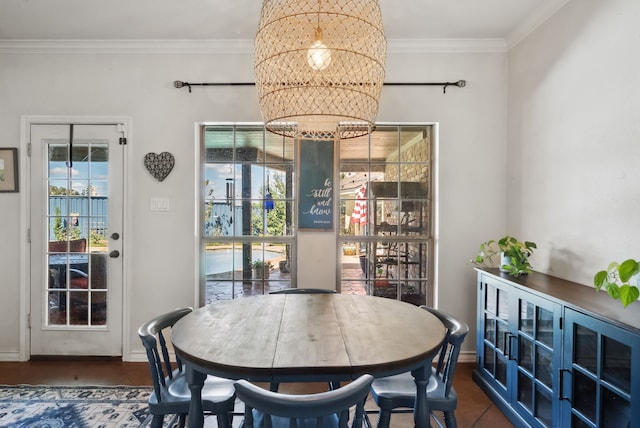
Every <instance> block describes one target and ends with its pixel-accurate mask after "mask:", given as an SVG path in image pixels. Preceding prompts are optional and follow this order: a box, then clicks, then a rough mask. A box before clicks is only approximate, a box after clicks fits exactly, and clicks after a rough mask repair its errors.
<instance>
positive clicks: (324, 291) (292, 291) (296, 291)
mask: <svg viewBox="0 0 640 428" xmlns="http://www.w3.org/2000/svg"><path fill="white" fill-rule="evenodd" d="M269 294H336V290H332V289H329V288H283V289H281V290H274V291H270V292H269Z"/></svg>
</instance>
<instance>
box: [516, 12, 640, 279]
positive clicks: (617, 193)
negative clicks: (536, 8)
mask: <svg viewBox="0 0 640 428" xmlns="http://www.w3.org/2000/svg"><path fill="white" fill-rule="evenodd" d="M639 22H640V2H638V1H637V0H607V1H600V0H572V1H571V2H569V3H568V4H567V5H566V6H565V7H564V8H563V9H561V10H560V11H559V12H558V13H557V14H556V15H554V16H553V17H552V18H551V19H550V20H549V21H547V22H546V23H545V24H544V25H543V26H542V27H540V28H539V29H538V30H537V31H536V32H535V33H534V34H532V35H530V37H528V38H527V39H526V40H525V41H524V42H522V43H520V44H519V45H518V46H516V47H515V48H513V49H512V50H511V51H510V53H509V87H508V93H509V102H508V111H509V130H508V161H509V166H508V191H507V207H508V208H507V214H508V215H507V230H508V231H509V233H512V234H515V235H516V236H518V237H519V238H521V239H527V240H530V241H535V242H536V243H537V244H538V250H537V251H536V254H535V255H534V257H533V259H532V264H533V266H534V269H535V270H538V271H542V272H547V273H551V274H553V275H555V276H559V277H562V278H566V279H570V280H573V281H576V282H579V283H582V284H587V285H591V284H592V279H593V275H594V274H595V273H596V272H597V271H599V270H601V269H604V268H606V266H607V265H608V264H609V262H611V261H614V260H616V261H622V260H624V259H627V258H636V259H637V258H639V257H640V239H639V235H638V231H639V230H640V215H638V212H639V209H640V119H639V116H638V114H639V112H640V56H639V55H638V42H639V41H640V25H638V23H639Z"/></svg>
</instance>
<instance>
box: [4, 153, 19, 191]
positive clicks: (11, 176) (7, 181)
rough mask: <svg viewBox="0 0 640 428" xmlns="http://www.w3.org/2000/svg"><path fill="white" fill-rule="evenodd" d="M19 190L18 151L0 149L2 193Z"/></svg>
mask: <svg viewBox="0 0 640 428" xmlns="http://www.w3.org/2000/svg"><path fill="white" fill-rule="evenodd" d="M18 190H19V189H18V149H16V148H3V147H0V192H17V191H18Z"/></svg>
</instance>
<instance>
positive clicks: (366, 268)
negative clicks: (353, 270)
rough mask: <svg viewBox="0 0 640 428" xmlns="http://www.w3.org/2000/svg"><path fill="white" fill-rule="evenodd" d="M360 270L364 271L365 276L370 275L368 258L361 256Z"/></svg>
mask: <svg viewBox="0 0 640 428" xmlns="http://www.w3.org/2000/svg"><path fill="white" fill-rule="evenodd" d="M360 269H362V273H363V274H365V275H367V274H368V273H369V260H367V256H360Z"/></svg>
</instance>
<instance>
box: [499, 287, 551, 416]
mask: <svg viewBox="0 0 640 428" xmlns="http://www.w3.org/2000/svg"><path fill="white" fill-rule="evenodd" d="M517 297H518V299H517V304H518V319H517V323H518V325H517V329H516V331H515V334H514V335H513V336H510V339H509V340H513V341H514V342H515V346H516V347H517V349H512V350H511V356H512V357H513V358H515V360H516V363H517V364H516V368H515V369H516V371H517V374H516V379H515V388H514V397H513V398H514V405H515V406H517V407H520V409H519V411H520V412H521V414H522V415H523V416H524V417H525V419H527V420H528V422H529V423H530V424H531V425H532V426H536V427H551V426H553V421H554V420H558V419H557V418H558V416H559V412H560V409H559V404H558V402H557V400H555V399H554V398H555V397H554V394H553V391H556V390H557V382H558V381H557V375H556V374H554V372H553V367H558V366H559V362H558V361H555V360H556V359H559V357H558V356H557V355H559V353H558V352H556V353H554V350H555V349H560V346H561V343H562V341H561V337H560V329H559V320H560V316H559V314H560V310H561V309H560V305H558V304H554V303H553V302H551V301H548V300H545V299H540V298H537V297H535V296H533V295H530V294H529V293H517ZM510 346H511V345H510Z"/></svg>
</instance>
